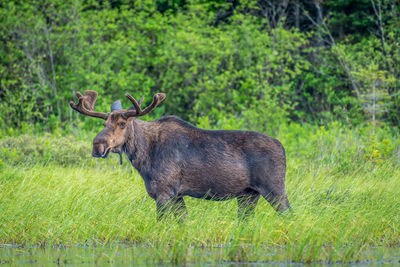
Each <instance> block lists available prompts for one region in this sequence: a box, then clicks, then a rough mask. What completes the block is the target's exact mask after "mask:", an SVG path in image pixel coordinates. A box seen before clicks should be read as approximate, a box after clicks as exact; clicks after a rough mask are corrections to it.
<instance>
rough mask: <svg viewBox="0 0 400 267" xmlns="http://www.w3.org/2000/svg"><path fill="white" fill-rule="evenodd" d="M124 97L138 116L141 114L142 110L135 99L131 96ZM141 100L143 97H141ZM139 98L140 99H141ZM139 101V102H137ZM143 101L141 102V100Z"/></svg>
mask: <svg viewBox="0 0 400 267" xmlns="http://www.w3.org/2000/svg"><path fill="white" fill-rule="evenodd" d="M125 96H126V97H127V98H128V99H129V100H130V101H131V102H132V104H133V106H134V107H135V109H136V113H138V114H140V113H141V112H142V109H141V108H140V105H139V104H138V102H137V101H136V99H135V98H134V97H133V96H131V95H130V94H125ZM142 98H143V97H142ZM142 98H141V99H142ZM139 101H140V100H139ZM142 101H143V100H142Z"/></svg>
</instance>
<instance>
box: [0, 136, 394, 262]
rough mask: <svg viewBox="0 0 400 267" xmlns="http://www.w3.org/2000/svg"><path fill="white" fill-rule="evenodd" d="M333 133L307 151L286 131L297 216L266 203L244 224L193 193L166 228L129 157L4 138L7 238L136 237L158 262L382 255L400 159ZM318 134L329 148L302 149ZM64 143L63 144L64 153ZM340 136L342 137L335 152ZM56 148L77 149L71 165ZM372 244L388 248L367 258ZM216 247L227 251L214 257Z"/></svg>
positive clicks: (40, 241) (45, 241)
mask: <svg viewBox="0 0 400 267" xmlns="http://www.w3.org/2000/svg"><path fill="white" fill-rule="evenodd" d="M324 131H325V132H324ZM333 131H334V130H324V129H322V130H321V129H317V130H315V131H314V132H313V134H309V138H308V139H307V138H304V143H302V141H301V140H302V138H303V137H301V136H300V135H298V136H297V137H292V138H293V143H294V139H296V138H297V140H298V144H299V145H298V148H297V150H295V146H294V145H293V147H292V145H291V143H292V142H291V141H290V142H289V139H288V136H289V135H288V134H282V138H286V139H287V140H288V142H287V143H288V146H287V147H288V148H287V150H288V173H287V192H288V196H289V200H290V201H291V204H292V206H293V207H294V213H292V214H287V215H285V216H278V215H277V214H276V213H275V212H274V210H273V209H272V208H271V207H270V206H269V204H268V203H267V202H266V201H265V200H263V199H262V200H261V201H260V202H259V205H258V206H257V209H256V215H255V217H254V218H252V219H250V220H249V221H248V222H247V223H241V222H239V221H238V220H237V218H236V208H237V207H236V201H235V200H232V201H225V202H213V201H205V200H198V199H193V198H189V197H187V198H185V201H186V202H187V206H188V211H189V216H188V218H187V220H186V221H185V222H184V223H182V224H180V223H178V222H176V221H175V220H174V219H173V218H170V219H168V220H167V221H165V222H162V223H157V222H156V220H155V203H154V201H153V200H152V199H150V197H148V196H147V193H146V191H145V187H144V183H143V180H142V178H141V177H140V176H139V175H138V174H137V173H136V171H135V170H134V169H133V168H132V167H131V166H129V164H128V162H126V161H125V163H124V165H122V166H120V165H118V160H117V157H114V158H111V159H109V160H95V159H92V158H90V157H89V156H90V141H89V140H88V141H79V140H74V138H67V139H64V138H65V137H62V138H61V137H60V138H55V137H52V136H43V137H34V136H19V137H14V138H3V140H2V143H1V144H2V148H1V149H3V150H2V160H3V161H2V163H1V165H0V173H1V175H0V176H1V178H0V210H1V211H2V212H1V213H0V243H2V244H5V243H7V244H10V243H12V244H20V245H21V244H24V245H41V246H52V245H60V244H62V245H66V246H74V245H75V244H87V245H101V246H104V245H113V244H116V243H120V242H127V243H128V244H135V245H138V246H145V247H146V251H147V252H148V255H149V256H148V260H151V261H156V262H170V261H172V262H185V261H187V262H198V261H207V262H216V261H218V262H220V261H287V260H289V261H295V262H315V261H329V262H336V261H341V262H349V261H357V260H380V259H381V258H382V257H384V248H385V247H396V246H399V245H400V241H399V240H400V213H399V210H400V203H399V201H398V193H399V188H400V178H399V177H400V166H399V163H398V159H397V156H396V155H395V154H393V155H391V156H390V155H388V157H387V158H386V159H385V158H382V157H379V158H378V157H377V155H375V156H376V158H371V159H368V155H369V154H368V153H369V152H368V146H369V145H368V143H365V142H364V141H362V140H361V139H359V138H357V136H356V134H353V135H346V134H343V135H338V134H337V133H334V132H333ZM292 132H293V131H292ZM282 133H284V131H282ZM324 135H325V137H324ZM321 136H322V137H321ZM332 136H336V137H335V138H333V137H332ZM314 138H315V140H316V142H320V146H316V147H315V149H314V151H309V150H307V151H306V150H303V148H304V147H305V146H306V145H307V146H311V145H310V143H311V144H312V142H313V139H314ZM376 138H377V140H379V137H376ZM46 140H47V141H48V144H45V141H46ZM56 140H58V142H59V143H60V145H59V146H54V147H53V145H54V142H56ZM65 140H70V142H63V141H65ZM307 140H308V142H306V141H307ZM318 140H319V141H318ZM329 140H331V141H332V142H337V149H336V150H335V149H333V148H332V144H331V143H330V142H331V141H329ZM351 140H352V141H351ZM357 140H358V141H357ZM389 140H390V142H391V143H394V142H396V140H397V139H396V138H392V139H389ZM350 141H351V142H350ZM346 142H348V143H349V147H348V149H352V145H351V144H353V146H354V147H361V145H362V144H364V146H362V148H363V149H362V151H359V152H358V153H359V154H357V153H356V154H354V153H350V152H348V149H347V150H346V149H344V148H343V146H344V144H345V143H346ZM354 142H355V143H354ZM357 142H358V143H357ZM63 143H64V145H62V144H63ZM21 144H24V145H23V146H21ZM301 144H303V145H304V147H302V145H301ZM35 146H41V147H44V151H42V152H37V153H39V154H37V155H36V156H29V155H30V154H29V153H27V152H21V151H25V150H27V149H32V151H35V149H33V148H35ZM11 147H14V148H15V149H12V148H11ZM24 149H25V150H24ZM328 150H330V151H331V154H329V153H328V152H329V151H328ZM49 151H50V152H49ZM57 151H58V152H59V153H61V154H62V153H66V154H65V157H63V158H64V160H63V161H60V159H59V157H61V156H60V155H61V154H60V155H58V154H57V155H56V154H55V153H58V152H57ZM79 151H81V152H82V154H79V153H80V152H79ZM335 151H336V152H335ZM32 153H33V152H32ZM40 153H42V154H40ZM46 153H47V154H46ZM68 153H69V154H68ZM346 153H348V154H349V155H348V156H346V155H347V154H346ZM376 153H377V152H375V154H376ZM380 153H381V154H382V153H383V152H380ZM28 154H29V155H28ZM25 155H26V156H25ZM44 155H47V156H46V157H45V156H44ZM55 155H56V156H55ZM322 155H325V156H322ZM43 158H45V159H46V160H43ZM371 247H379V249H377V250H376V251H375V252H376V253H374V254H368V253H367V254H366V253H365V252H366V251H368V250H369V249H370V248H371ZM210 249H211V250H214V251H215V250H217V251H216V252H215V253H203V252H205V251H209V250H210ZM276 251H279V253H276Z"/></svg>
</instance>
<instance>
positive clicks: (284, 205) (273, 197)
mask: <svg viewBox="0 0 400 267" xmlns="http://www.w3.org/2000/svg"><path fill="white" fill-rule="evenodd" d="M261 194H262V196H263V197H264V198H265V199H266V200H267V201H268V202H269V203H270V204H271V206H272V207H274V208H275V210H276V211H277V212H279V213H283V212H285V211H287V210H288V209H290V208H291V207H290V204H289V200H288V198H287V196H286V192H282V193H279V194H278V193H276V192H274V191H272V190H271V191H270V190H266V191H264V192H262V193H261Z"/></svg>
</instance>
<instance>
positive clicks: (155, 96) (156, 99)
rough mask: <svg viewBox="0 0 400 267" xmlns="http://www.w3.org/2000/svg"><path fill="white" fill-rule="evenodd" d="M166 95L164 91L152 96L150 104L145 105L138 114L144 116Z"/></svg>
mask: <svg viewBox="0 0 400 267" xmlns="http://www.w3.org/2000/svg"><path fill="white" fill-rule="evenodd" d="M165 97H166V95H165V94H164V93H157V94H155V95H154V96H153V102H152V103H151V104H150V106H148V107H146V108H145V109H144V110H143V111H142V114H140V116H144V115H146V114H147V113H149V112H150V111H152V110H153V109H155V108H156V107H157V106H158V105H159V104H160V103H161V102H162V101H163V100H164V99H165Z"/></svg>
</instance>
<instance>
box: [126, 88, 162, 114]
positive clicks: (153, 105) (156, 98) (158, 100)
mask: <svg viewBox="0 0 400 267" xmlns="http://www.w3.org/2000/svg"><path fill="white" fill-rule="evenodd" d="M125 96H126V97H127V98H128V99H129V100H130V101H131V102H132V104H133V106H134V107H135V109H134V110H129V111H127V112H126V113H125V114H124V115H125V117H126V118H129V117H139V116H144V115H146V114H147V113H149V112H150V111H152V110H153V109H155V108H156V107H157V106H158V105H159V104H160V103H161V102H162V101H163V100H164V99H165V97H166V96H165V94H164V93H157V94H155V95H154V96H153V102H152V103H151V104H150V105H149V106H147V107H146V108H145V109H143V110H142V109H141V108H140V105H141V104H142V101H143V97H142V98H141V99H140V100H139V103H138V102H137V101H136V99H135V98H133V96H131V95H130V94H126V95H125Z"/></svg>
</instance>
